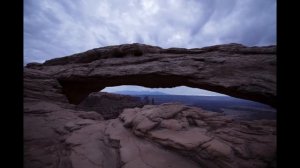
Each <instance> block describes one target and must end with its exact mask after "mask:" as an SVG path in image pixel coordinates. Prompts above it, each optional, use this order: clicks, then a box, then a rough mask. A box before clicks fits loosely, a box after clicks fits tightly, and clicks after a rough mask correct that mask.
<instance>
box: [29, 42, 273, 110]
mask: <svg viewBox="0 0 300 168" xmlns="http://www.w3.org/2000/svg"><path fill="white" fill-rule="evenodd" d="M27 68H31V69H39V70H42V71H43V72H47V73H49V74H50V75H51V76H52V77H53V78H55V79H57V80H58V81H59V82H60V84H61V86H62V88H63V91H64V93H65V95H66V96H67V98H68V100H69V102H70V103H72V104H79V103H80V102H81V101H82V100H83V99H84V98H85V97H87V95H88V94H89V93H91V92H96V91H100V90H102V89H104V88H105V87H108V86H117V85H140V86H146V87H174V86H180V85H185V86H190V87H196V88H203V89H207V90H211V91H216V92H220V93H224V94H228V95H231V96H235V97H239V98H245V99H250V100H254V101H258V102H262V103H266V104H269V105H272V106H276V101H275V100H276V46H267V47H246V46H243V45H241V44H227V45H217V46H211V47H204V48H195V49H182V48H170V49H162V48H160V47H154V46H148V45H142V44H126V45H120V46H109V47H103V48H96V49H93V50H89V51H87V52H84V53H79V54H75V55H72V56H68V57H63V58H56V59H52V60H49V61H46V62H45V63H43V64H36V63H33V64H28V65H27Z"/></svg>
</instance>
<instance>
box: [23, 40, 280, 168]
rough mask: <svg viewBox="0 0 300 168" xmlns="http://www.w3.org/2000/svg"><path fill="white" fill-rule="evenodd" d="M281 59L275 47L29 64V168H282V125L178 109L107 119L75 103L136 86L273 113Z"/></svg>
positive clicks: (120, 50) (131, 51)
mask: <svg viewBox="0 0 300 168" xmlns="http://www.w3.org/2000/svg"><path fill="white" fill-rule="evenodd" d="M275 54H276V47H275V46H270V47H245V46H242V45H238V44H229V45H219V46H212V47H206V48H202V49H180V48H170V49H162V48H159V47H153V46H147V45H141V44H132V45H121V46H110V47H103V48H98V49H94V50H90V51H87V52H84V53H80V54H75V55H72V56H69V57H64V58H57V59H53V60H49V61H46V62H45V63H43V64H38V63H32V64H28V65H27V66H26V67H25V68H24V167H25V168H40V167H43V168H100V167H103V168H120V167H122V168H165V167H170V168H181V167H186V168H196V167H205V168H219V167H222V168H223V167H224V168H238V167H243V168H248V167H249V168H250V167H255V168H263V167H276V157H275V156H276V121H271V120H259V121H248V122H246V121H235V120H234V119H232V118H229V117H227V116H224V115H222V114H220V113H214V112H207V111H204V110H202V109H199V108H194V107H187V106H184V105H181V104H163V105H159V106H155V105H153V106H151V105H147V106H144V107H142V108H131V109H125V110H124V111H123V112H122V113H121V114H120V116H119V118H116V119H111V120H104V117H103V115H101V113H100V114H99V113H97V112H95V110H93V109H92V108H91V109H85V110H80V108H79V107H78V105H75V104H80V103H84V102H83V101H82V100H83V99H84V98H85V97H87V96H88V94H89V93H91V92H96V91H99V90H101V89H103V88H104V87H107V86H116V85H122V84H133V85H142V86H146V87H171V86H178V85H186V86H192V87H199V88H203V89H209V90H212V91H217V92H220V93H225V94H229V95H233V96H237V97H241V98H248V99H251V100H256V101H260V102H263V103H267V104H270V105H273V106H274V105H275V104H274V103H275V98H276V75H275V72H276V55H275ZM106 96H108V97H110V96H111V95H109V94H107V95H106ZM70 103H73V104H70Z"/></svg>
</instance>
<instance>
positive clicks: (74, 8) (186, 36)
mask: <svg viewBox="0 0 300 168" xmlns="http://www.w3.org/2000/svg"><path fill="white" fill-rule="evenodd" d="M135 42H137V43H145V44H150V45H157V46H160V47H163V48H168V47H184V48H200V47H204V46H209V45H216V44H223V43H241V44H244V45H247V46H254V45H257V46H258V45H270V44H276V0H24V64H27V63H29V62H44V61H45V60H48V59H51V58H56V57H62V56H67V55H71V54H74V53H78V52H83V51H86V50H89V49H92V48H98V47H102V46H107V45H117V44H124V43H135Z"/></svg>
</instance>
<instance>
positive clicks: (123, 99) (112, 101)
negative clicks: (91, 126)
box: [78, 92, 144, 119]
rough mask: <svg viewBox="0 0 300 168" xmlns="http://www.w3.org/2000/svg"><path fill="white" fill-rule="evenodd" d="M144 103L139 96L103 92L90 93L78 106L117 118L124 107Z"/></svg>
mask: <svg viewBox="0 0 300 168" xmlns="http://www.w3.org/2000/svg"><path fill="white" fill-rule="evenodd" d="M143 105H144V103H143V102H142V101H141V100H140V98H139V97H133V96H127V95H119V94H112V93H105V92H95V93H91V94H90V95H89V96H88V97H87V98H86V99H84V100H83V101H82V102H81V103H80V104H79V105H78V108H79V109H82V110H88V111H91V110H92V111H96V112H98V113H99V114H101V115H102V116H103V117H104V118H105V119H113V118H117V117H118V116H119V114H120V113H121V112H122V111H123V109H125V108H134V107H142V106H143Z"/></svg>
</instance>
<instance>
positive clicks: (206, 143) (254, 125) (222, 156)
mask: <svg viewBox="0 0 300 168" xmlns="http://www.w3.org/2000/svg"><path fill="white" fill-rule="evenodd" d="M167 107H168V108H167ZM164 109H167V110H166V112H167V113H164ZM139 110H140V111H138V109H137V108H136V109H134V110H125V111H124V112H123V113H122V114H121V115H120V118H121V119H122V121H124V124H125V123H126V125H132V126H133V127H132V128H131V129H132V132H133V133H134V134H135V135H136V136H139V137H142V138H145V139H148V140H150V141H151V142H154V143H158V144H161V145H162V146H165V147H167V148H169V149H172V150H173V151H176V152H179V153H181V154H183V155H185V156H188V157H191V158H193V159H194V160H195V161H196V162H197V163H199V164H200V165H201V166H203V167H209V168H210V167H245V168H248V167H249V168H250V167H253V166H252V164H254V165H256V167H266V166H267V165H272V164H274V163H276V160H275V159H276V133H275V134H274V131H275V130H274V129H270V124H266V123H267V122H268V121H267V120H265V121H263V122H261V121H245V122H244V121H242V122H240V121H235V120H234V119H232V118H231V117H229V116H225V115H224V114H220V113H219V114H216V113H214V112H211V113H210V112H206V111H204V110H202V109H200V108H195V107H187V106H183V105H180V104H162V105H158V106H147V107H144V108H140V109H139ZM170 114H171V115H170ZM127 115H129V116H128V117H127ZM166 116H168V117H166ZM157 118H160V119H161V120H160V122H157ZM184 118H185V119H186V120H188V119H187V118H189V120H195V121H197V122H198V123H200V124H197V123H196V124H194V123H192V124H191V122H187V123H188V125H187V126H185V127H182V126H180V124H179V123H180V122H181V121H183V120H184ZM269 122H270V123H272V122H274V121H269ZM150 123H151V124H150ZM152 123H155V126H153V125H154V124H152ZM139 125H143V127H142V128H141V127H139ZM144 125H146V127H145V126H144ZM271 127H272V126H271ZM272 128H274V127H272ZM275 132H276V131H275ZM250 144H251V145H250ZM258 148H259V149H258ZM250 160H251V161H250ZM247 164H248V165H247Z"/></svg>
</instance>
